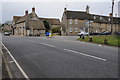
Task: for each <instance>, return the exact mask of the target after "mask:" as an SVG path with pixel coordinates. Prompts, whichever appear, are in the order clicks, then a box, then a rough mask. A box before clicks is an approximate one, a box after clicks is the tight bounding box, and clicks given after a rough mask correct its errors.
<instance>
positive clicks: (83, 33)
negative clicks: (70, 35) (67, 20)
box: [78, 31, 88, 36]
mask: <svg viewBox="0 0 120 80" xmlns="http://www.w3.org/2000/svg"><path fill="white" fill-rule="evenodd" d="M82 35H85V36H86V35H88V32H84V31H81V32H80V33H78V36H82Z"/></svg>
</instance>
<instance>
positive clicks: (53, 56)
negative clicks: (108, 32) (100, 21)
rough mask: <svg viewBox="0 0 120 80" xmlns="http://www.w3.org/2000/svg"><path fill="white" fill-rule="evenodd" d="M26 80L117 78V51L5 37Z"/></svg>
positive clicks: (69, 42) (45, 40)
mask: <svg viewBox="0 0 120 80" xmlns="http://www.w3.org/2000/svg"><path fill="white" fill-rule="evenodd" d="M3 44H4V45H5V46H6V47H7V48H8V50H9V51H10V52H11V54H12V56H13V57H14V58H15V60H16V61H17V62H18V63H19V65H20V67H21V68H22V69H23V71H24V72H25V73H26V75H27V76H28V77H29V78H117V77H118V48H116V47H108V46H102V45H98V44H91V43H84V42H79V41H72V40H64V39H57V38H46V37H41V38H40V37H39V38H38V37H37V38H35V37H5V36H3Z"/></svg>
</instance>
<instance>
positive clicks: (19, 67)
mask: <svg viewBox="0 0 120 80" xmlns="http://www.w3.org/2000/svg"><path fill="white" fill-rule="evenodd" d="M2 45H3V46H4V48H5V49H6V50H7V52H8V54H9V55H10V57H11V58H12V59H13V61H14V62H15V64H16V65H17V67H18V69H19V70H20V71H21V73H22V74H23V76H24V77H25V78H26V79H27V80H30V79H29V77H28V76H27V74H26V73H25V72H24V70H23V69H22V68H21V66H20V65H19V63H18V62H17V61H16V60H15V58H14V57H13V56H12V54H11V53H10V51H9V50H8V49H7V48H6V46H5V45H4V44H3V43H2Z"/></svg>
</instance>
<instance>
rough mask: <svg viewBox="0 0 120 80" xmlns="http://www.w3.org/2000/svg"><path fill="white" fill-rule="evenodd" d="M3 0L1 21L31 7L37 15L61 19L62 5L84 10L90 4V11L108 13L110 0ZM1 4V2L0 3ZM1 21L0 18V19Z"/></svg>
mask: <svg viewBox="0 0 120 80" xmlns="http://www.w3.org/2000/svg"><path fill="white" fill-rule="evenodd" d="M104 1H105V0H96V1H95V0H84V1H83V0H66V1H65V0H56V1H55V0H49V1H48V0H40V1H38V0H29V1H28V0H3V1H1V2H2V6H1V7H0V11H1V12H2V15H1V14H0V18H1V16H2V22H5V21H9V20H12V17H13V16H23V15H24V14H25V10H28V11H29V13H30V12H31V8H32V7H35V8H36V13H37V15H38V16H39V17H49V18H59V19H61V17H62V14H63V11H64V7H66V4H67V9H68V10H75V11H85V9H86V5H89V6H90V13H93V14H99V15H108V14H109V13H110V12H111V0H106V1H105V2H104ZM118 1H119V0H115V6H114V14H117V13H118V4H117V2H118ZM0 4H1V3H0ZM0 21H1V20H0Z"/></svg>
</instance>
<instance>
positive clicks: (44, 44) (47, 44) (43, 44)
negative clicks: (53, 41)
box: [40, 43, 55, 47]
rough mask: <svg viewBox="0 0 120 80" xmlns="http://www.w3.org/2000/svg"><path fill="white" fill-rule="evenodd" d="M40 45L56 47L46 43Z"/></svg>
mask: <svg viewBox="0 0 120 80" xmlns="http://www.w3.org/2000/svg"><path fill="white" fill-rule="evenodd" d="M40 44H43V45H46V46H50V47H55V46H54V45H50V44H46V43H40Z"/></svg>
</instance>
